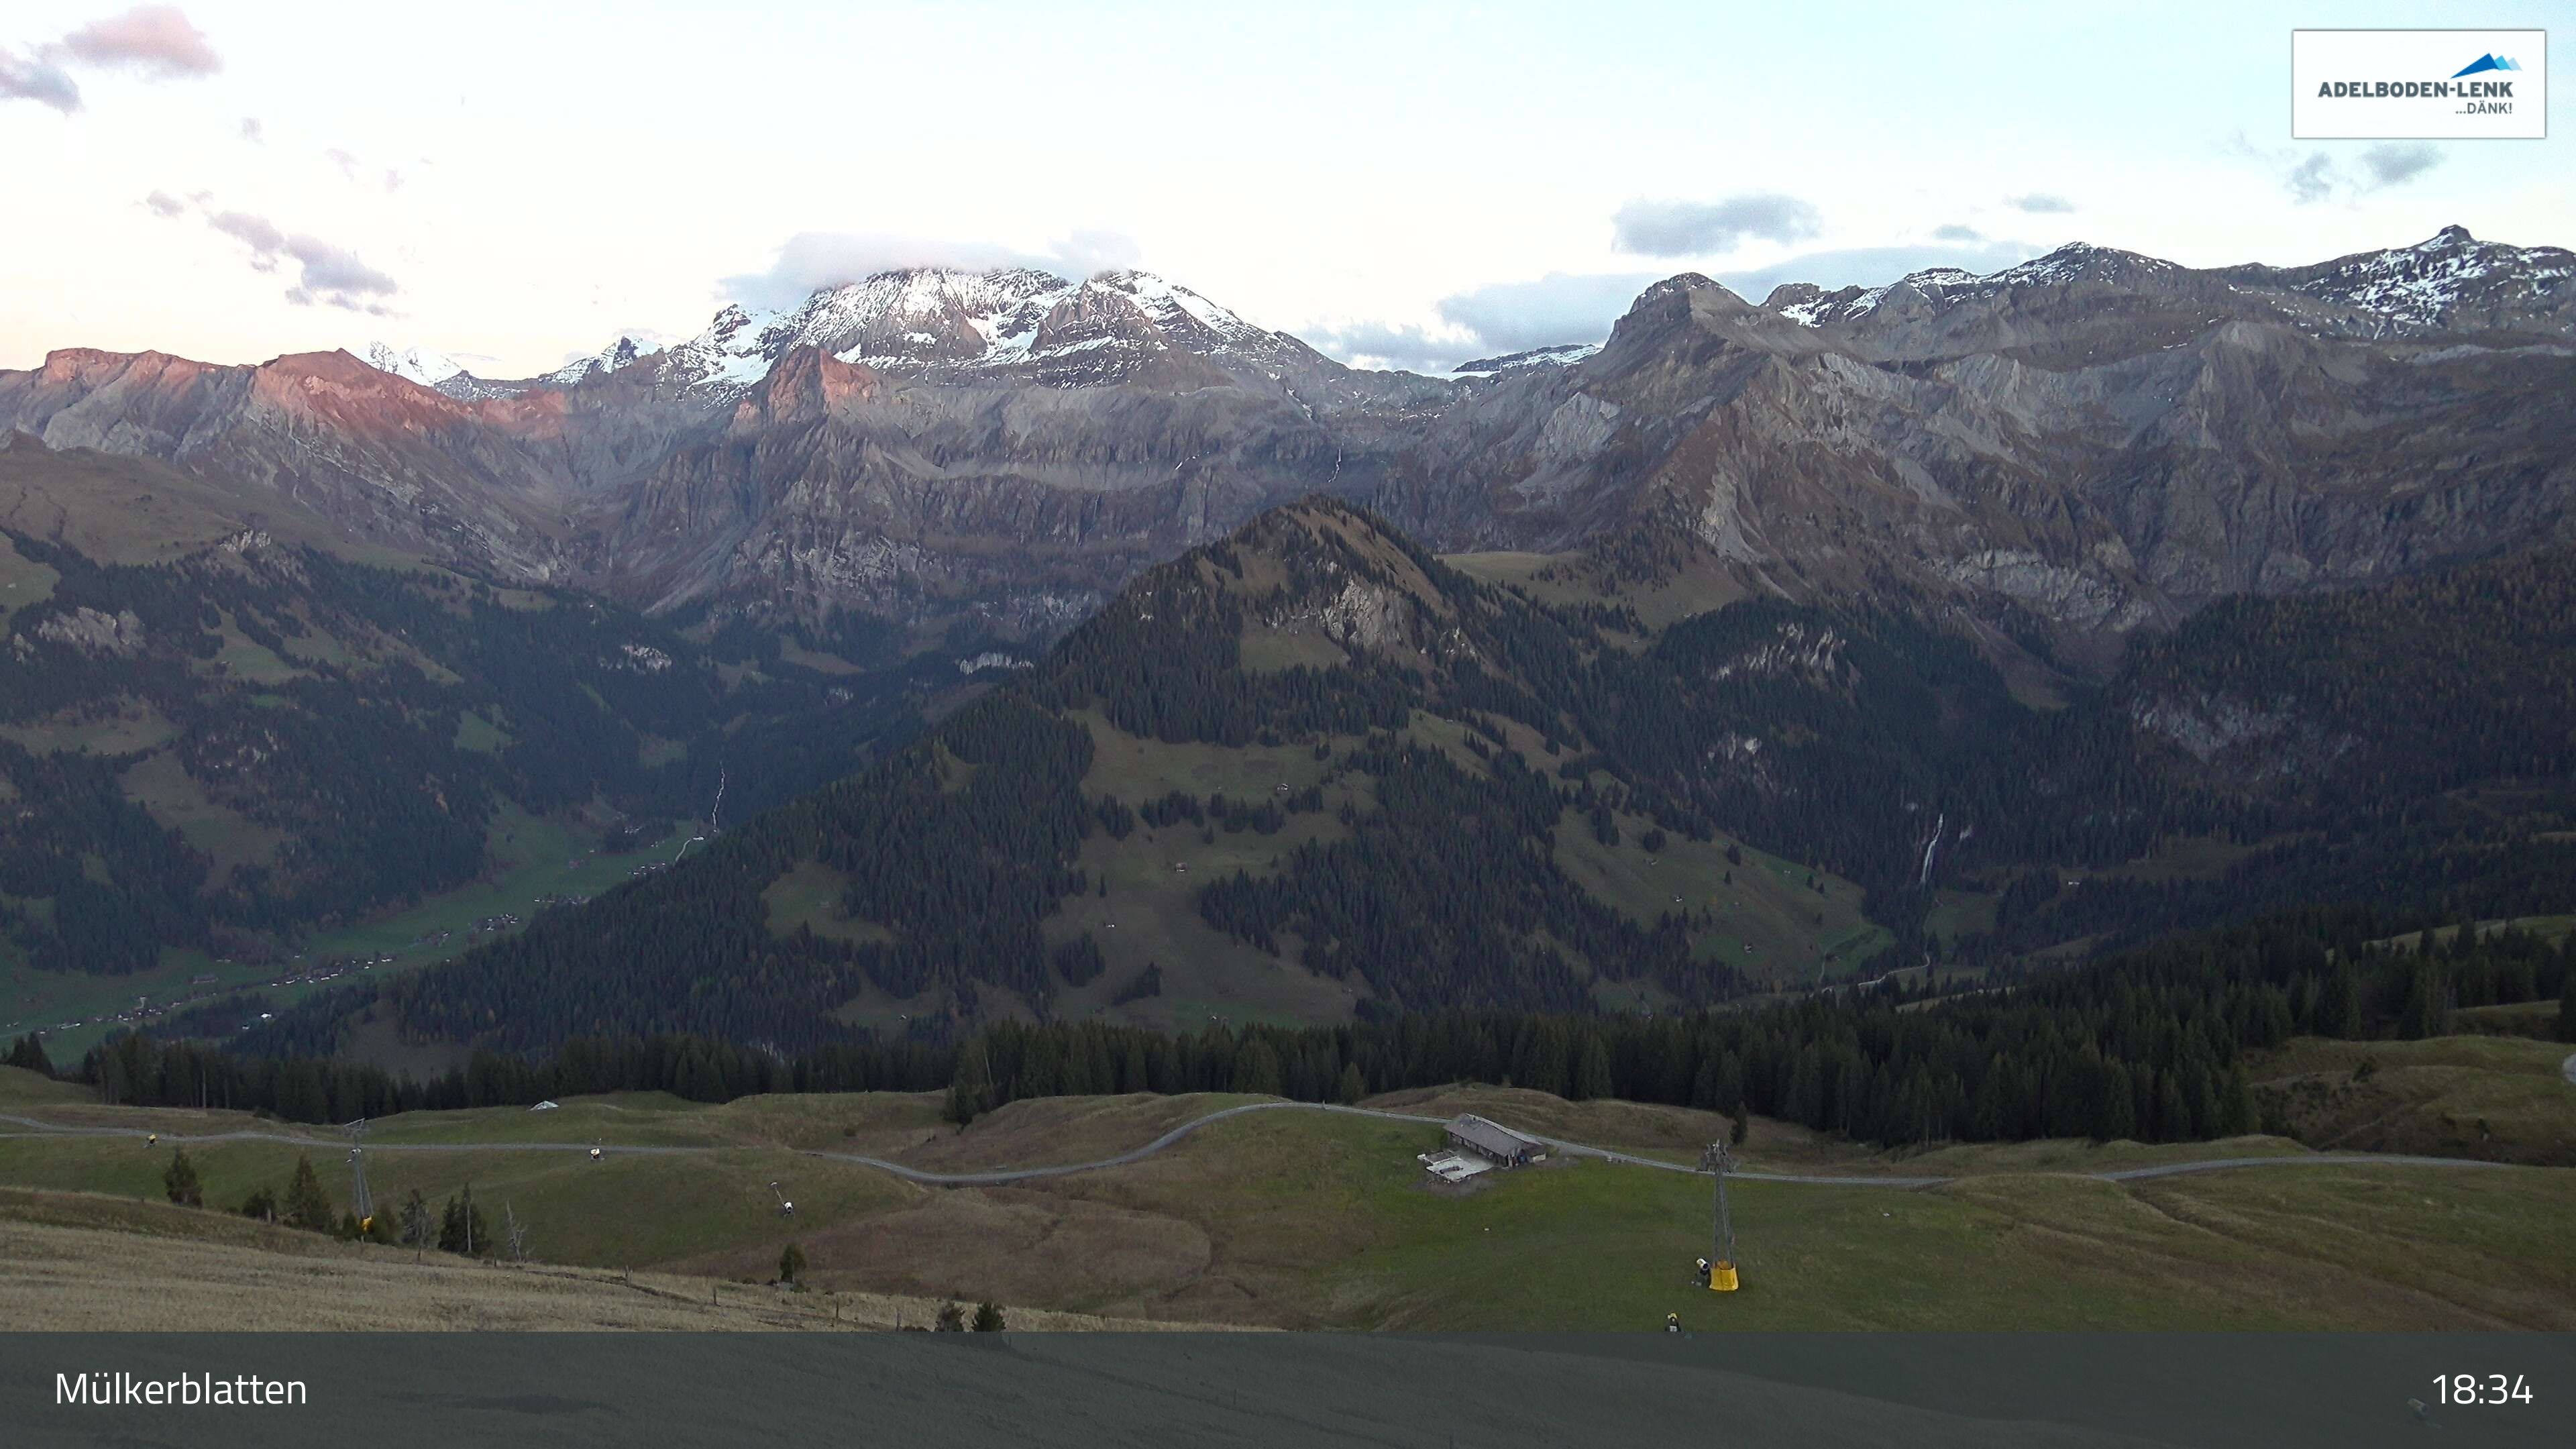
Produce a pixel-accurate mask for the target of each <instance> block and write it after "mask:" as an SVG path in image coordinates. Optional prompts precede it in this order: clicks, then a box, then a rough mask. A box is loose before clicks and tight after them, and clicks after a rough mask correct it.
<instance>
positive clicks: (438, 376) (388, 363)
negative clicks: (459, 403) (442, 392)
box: [363, 342, 465, 387]
mask: <svg viewBox="0 0 2576 1449" xmlns="http://www.w3.org/2000/svg"><path fill="white" fill-rule="evenodd" d="M363 355H364V357H365V359H366V362H367V365H368V366H369V367H372V368H374V369H376V370H377V371H378V372H390V373H392V374H393V375H394V376H396V377H399V378H401V379H402V380H403V381H405V382H416V383H419V384H420V385H421V386H422V387H436V386H438V385H439V384H440V383H442V382H445V381H447V380H448V379H449V378H451V377H454V376H456V375H457V374H458V373H460V372H463V371H464V370H465V364H463V363H461V362H458V361H456V360H455V359H454V358H451V357H448V356H446V355H445V354H443V353H437V352H432V351H430V350H429V349H428V348H426V347H406V348H403V349H402V350H401V351H396V350H394V347H393V344H391V343H389V342H371V343H369V344H367V350H366V352H365V353H364V354H363Z"/></svg>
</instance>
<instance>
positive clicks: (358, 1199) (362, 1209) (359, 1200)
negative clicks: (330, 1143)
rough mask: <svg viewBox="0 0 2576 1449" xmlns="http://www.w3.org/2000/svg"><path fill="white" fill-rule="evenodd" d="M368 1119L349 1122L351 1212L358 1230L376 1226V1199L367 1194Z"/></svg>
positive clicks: (371, 1228) (363, 1231)
mask: <svg viewBox="0 0 2576 1449" xmlns="http://www.w3.org/2000/svg"><path fill="white" fill-rule="evenodd" d="M366 1135H367V1119H366V1118H364V1117H361V1118H359V1119H358V1120H357V1121H355V1122H352V1123H350V1124H349V1213H350V1216H352V1217H355V1218H356V1219H357V1220H358V1231H359V1232H361V1233H365V1232H370V1231H372V1230H373V1229H374V1228H375V1226H376V1208H375V1201H374V1199H372V1198H370V1197H369V1196H368V1195H367V1149H366V1145H365V1142H364V1141H363V1139H364V1138H365V1137H366Z"/></svg>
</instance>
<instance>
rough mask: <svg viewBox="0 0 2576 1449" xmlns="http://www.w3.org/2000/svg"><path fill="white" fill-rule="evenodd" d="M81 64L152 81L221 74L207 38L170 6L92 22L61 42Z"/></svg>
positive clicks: (141, 7) (143, 8)
mask: <svg viewBox="0 0 2576 1449" xmlns="http://www.w3.org/2000/svg"><path fill="white" fill-rule="evenodd" d="M62 48H63V49H64V50H66V51H68V52H70V53H71V54H72V55H74V56H76V57H78V58H79V59H80V60H81V61H82V62H83V63H85V64H88V65H94V66H101V67H106V68H110V69H125V70H134V71H139V72H141V73H142V74H144V75H146V76H150V77H152V78H154V79H156V80H179V79H184V78H186V77H189V76H207V75H213V74H214V73H215V72H217V71H219V70H222V69H223V68H224V62H223V58H222V57H220V56H218V55H216V54H215V48H214V47H213V46H212V45H209V44H207V43H206V33H205V32H204V31H202V30H199V29H198V28H197V27H195V26H194V25H191V24H189V23H188V17H187V16H185V15H182V14H180V13H179V10H178V7H176V6H173V5H137V6H135V7H134V8H133V9H131V10H128V11H126V12H124V13H123V14H121V15H111V16H109V17H108V18H106V19H105V20H95V21H92V22H90V23H89V24H87V25H84V26H82V27H81V28H80V29H78V30H75V31H73V32H72V33H71V34H69V35H66V36H64V37H63V39H62Z"/></svg>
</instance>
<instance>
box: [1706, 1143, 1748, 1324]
mask: <svg viewBox="0 0 2576 1449" xmlns="http://www.w3.org/2000/svg"><path fill="white" fill-rule="evenodd" d="M1699 1170H1700V1171H1702V1172H1705V1173H1709V1174H1711V1175H1713V1176H1715V1177H1716V1179H1717V1212H1716V1222H1715V1224H1714V1231H1713V1233H1712V1240H1713V1243H1714V1246H1713V1247H1712V1248H1711V1249H1710V1252H1711V1253H1712V1254H1713V1255H1714V1256H1713V1257H1712V1259H1711V1261H1710V1262H1709V1265H1708V1288H1709V1291H1710V1292H1712V1293H1732V1292H1734V1291H1735V1290H1736V1288H1737V1287H1739V1286H1740V1283H1739V1280H1738V1277H1737V1274H1736V1271H1735V1219H1734V1218H1733V1216H1731V1215H1730V1214H1729V1213H1728V1212H1727V1210H1726V1175H1727V1174H1728V1173H1729V1172H1732V1171H1734V1170H1735V1154H1734V1153H1732V1152H1730V1151H1728V1150H1727V1147H1726V1144H1725V1143H1723V1142H1712V1143H1710V1144H1708V1150H1707V1151H1706V1152H1703V1153H1701V1154H1700V1155H1699Z"/></svg>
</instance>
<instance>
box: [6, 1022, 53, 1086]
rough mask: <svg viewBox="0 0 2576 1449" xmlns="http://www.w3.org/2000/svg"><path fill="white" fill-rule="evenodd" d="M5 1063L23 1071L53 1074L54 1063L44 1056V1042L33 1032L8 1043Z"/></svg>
mask: <svg viewBox="0 0 2576 1449" xmlns="http://www.w3.org/2000/svg"><path fill="white" fill-rule="evenodd" d="M7 1064H8V1065H10V1066H13V1067H18V1068H20V1069H22V1070H25V1071H30V1072H42V1073H44V1074H45V1075H46V1076H49V1077H50V1076H52V1075H53V1074H54V1064H53V1063H52V1062H51V1061H49V1060H48V1059H47V1058H46V1056H45V1044H44V1042H43V1041H42V1040H40V1039H39V1038H38V1037H37V1036H36V1034H35V1033H34V1032H29V1033H27V1034H26V1035H25V1036H22V1037H20V1038H18V1039H17V1040H16V1041H13V1042H11V1043H9V1055H8V1058H7Z"/></svg>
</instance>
